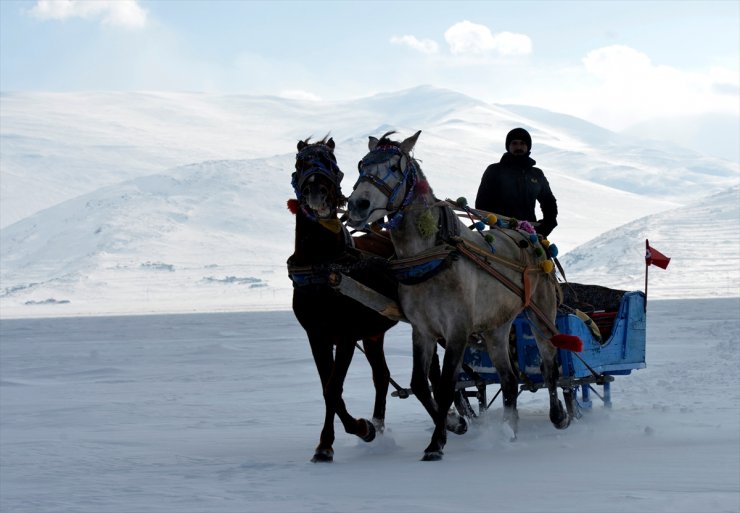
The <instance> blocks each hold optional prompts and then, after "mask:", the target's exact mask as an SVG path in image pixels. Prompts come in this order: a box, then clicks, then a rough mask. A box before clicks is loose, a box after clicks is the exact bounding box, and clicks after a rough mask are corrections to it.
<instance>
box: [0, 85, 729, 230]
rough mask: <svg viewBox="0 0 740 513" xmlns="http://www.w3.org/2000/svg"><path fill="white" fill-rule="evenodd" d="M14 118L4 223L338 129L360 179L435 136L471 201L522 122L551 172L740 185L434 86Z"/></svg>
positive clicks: (657, 191)
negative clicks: (388, 148)
mask: <svg viewBox="0 0 740 513" xmlns="http://www.w3.org/2000/svg"><path fill="white" fill-rule="evenodd" d="M0 115H1V116H2V123H0V156H1V157H2V158H0V172H1V173H2V181H0V198H1V199H2V205H1V206H0V227H5V226H8V225H10V224H12V223H14V222H16V221H19V220H21V219H23V218H25V217H27V216H29V215H31V214H33V213H35V212H38V211H39V210H43V209H45V208H49V207H51V206H53V205H55V204H57V203H60V202H62V201H64V200H67V199H71V198H74V197H76V196H79V195H81V194H85V193H89V192H93V191H94V190H96V189H98V188H100V187H104V186H107V185H113V184H116V183H119V182H122V181H124V180H129V179H131V178H135V177H139V176H146V175H150V174H154V173H162V172H164V171H166V170H168V169H171V168H173V167H178V166H183V165H188V164H194V163H198V162H203V161H211V160H243V159H253V158H265V157H271V156H274V155H280V154H284V153H286V152H287V151H289V149H292V148H294V147H295V141H296V140H298V139H303V138H305V137H308V136H309V135H314V136H315V137H321V136H323V135H324V134H326V133H327V132H331V133H332V134H333V135H334V137H335V139H336V140H341V141H344V147H340V148H339V150H338V156H339V157H340V163H342V164H343V166H344V167H345V172H347V171H348V170H350V171H351V167H352V166H354V164H355V163H356V162H357V160H358V159H359V156H360V155H361V153H360V152H363V151H364V144H365V141H367V136H368V135H377V134H379V133H382V132H383V131H384V130H386V129H395V130H399V131H400V132H401V133H407V132H414V131H416V130H423V131H424V134H425V135H424V138H423V139H424V140H425V141H426V148H427V149H429V148H430V147H431V146H432V145H434V146H435V147H436V148H437V149H438V150H439V151H440V157H441V158H440V159H439V160H438V161H429V164H434V168H435V169H443V170H444V171H445V173H447V172H449V173H450V174H452V173H455V175H454V176H455V177H456V179H457V180H456V182H457V185H458V187H457V188H458V190H459V192H458V195H466V196H470V195H472V194H474V192H475V189H476V188H477V183H478V179H479V177H480V174H481V173H482V172H483V169H485V167H486V165H487V164H489V163H490V162H493V161H497V160H498V159H499V158H500V156H501V153H503V146H504V144H503V141H504V138H505V135H506V133H507V132H508V130H510V129H511V128H513V127H514V126H517V125H522V126H525V127H527V128H529V129H530V131H531V132H532V136H533V140H534V147H533V156H534V158H535V159H537V160H539V163H540V164H541V165H542V167H543V168H544V169H545V170H546V171H547V172H548V176H549V174H562V175H563V176H567V177H571V178H576V179H585V180H589V181H593V182H596V183H599V184H602V185H608V186H612V187H615V188H618V189H622V190H625V191H628V192H633V193H637V194H647V195H649V196H652V197H654V198H659V199H668V200H673V201H683V199H685V198H686V197H690V198H693V199H698V198H700V197H701V196H704V195H707V194H710V193H714V192H718V191H719V190H721V189H723V188H726V187H729V186H731V185H734V182H732V180H736V179H737V174H738V172H737V165H736V164H733V163H731V162H727V161H722V160H718V159H712V158H707V157H703V156H701V155H699V154H697V153H693V152H689V151H688V150H680V149H676V148H667V147H666V145H665V143H658V142H655V141H650V142H646V141H638V140H635V139H633V138H630V137H625V136H621V135H619V134H616V133H613V132H610V131H608V130H605V129H603V128H600V127H597V126H595V125H593V124H590V123H587V122H585V121H582V120H579V119H577V118H573V117H571V116H567V115H563V114H557V113H553V112H549V111H545V110H542V109H535V108H531V107H522V106H497V105H491V104H486V103H484V102H481V101H479V100H476V99H474V98H470V97H468V96H465V95H462V94H459V93H457V92H454V91H449V90H444V89H437V88H433V87H429V86H423V87H418V88H414V89H410V90H405V91H400V92H395V93H385V94H379V95H376V96H372V97H369V98H360V99H357V100H351V101H342V102H330V101H306V100H303V101H300V100H290V99H284V98H278V97H266V96H247V95H215V94H198V93H2V94H0ZM350 141H354V142H356V143H357V144H358V146H354V145H351V144H350V145H347V143H348V142H350ZM344 157H346V159H344ZM437 164H439V165H444V168H441V167H438V165H437ZM430 169H431V168H430ZM461 175H462V176H461ZM461 179H462V180H461ZM731 182H732V183H731ZM461 184H464V185H463V187H460V185H461ZM460 189H462V190H460Z"/></svg>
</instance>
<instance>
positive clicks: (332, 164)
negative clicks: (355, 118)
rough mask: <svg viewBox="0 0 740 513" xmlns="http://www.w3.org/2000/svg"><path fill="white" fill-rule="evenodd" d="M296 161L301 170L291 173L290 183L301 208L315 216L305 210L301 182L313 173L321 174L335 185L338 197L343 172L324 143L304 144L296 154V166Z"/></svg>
mask: <svg viewBox="0 0 740 513" xmlns="http://www.w3.org/2000/svg"><path fill="white" fill-rule="evenodd" d="M298 163H300V164H301V166H302V169H301V171H298V170H297V169H296V171H295V172H294V173H293V175H292V180H291V185H292V186H293V191H294V192H295V196H296V199H297V200H298V201H299V203H300V205H301V210H303V213H304V214H306V215H307V216H308V217H309V218H315V217H316V216H315V215H313V214H311V213H310V212H308V211H307V209H306V206H305V202H304V201H303V193H302V192H301V191H302V189H303V184H305V183H306V180H308V179H309V178H310V177H312V176H313V175H317V174H318V175H322V176H325V177H326V178H328V179H329V180H330V181H331V183H332V184H334V186H335V187H336V194H337V197H338V198H341V197H342V188H341V186H340V184H341V182H342V178H344V173H343V172H342V170H341V169H339V166H338V165H337V163H336V160H335V159H334V156H333V154H332V152H331V150H330V149H329V148H328V147H327V146H326V145H324V144H312V145H309V146H306V147H305V148H303V149H302V150H300V151H299V152H298V153H297V154H296V168H297V167H298Z"/></svg>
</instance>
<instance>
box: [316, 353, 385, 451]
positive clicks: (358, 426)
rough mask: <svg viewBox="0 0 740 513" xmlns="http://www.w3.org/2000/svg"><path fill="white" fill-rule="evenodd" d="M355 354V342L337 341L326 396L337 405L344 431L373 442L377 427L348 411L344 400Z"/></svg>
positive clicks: (336, 409) (336, 408)
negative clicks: (346, 383)
mask: <svg viewBox="0 0 740 513" xmlns="http://www.w3.org/2000/svg"><path fill="white" fill-rule="evenodd" d="M354 353H355V341H354V340H346V339H342V340H339V341H337V350H336V356H335V359H334V368H333V370H332V373H331V376H330V378H329V382H328V384H327V387H326V391H325V394H326V396H327V398H328V401H329V402H331V403H332V404H334V405H335V411H336V413H337V415H338V416H339V420H341V421H342V425H343V426H344V430H345V431H346V432H347V433H349V434H351V435H357V436H358V437H360V438H361V439H362V440H364V441H365V442H371V441H372V440H373V439H374V438H375V426H373V424H372V423H371V422H369V421H368V420H365V419H362V418H361V419H356V418H354V417H353V416H352V415H350V414H349V412H348V411H347V407H346V406H345V404H344V400H343V399H342V392H343V391H344V380H345V378H346V377H347V371H348V370H349V365H350V363H352V356H353V355H354Z"/></svg>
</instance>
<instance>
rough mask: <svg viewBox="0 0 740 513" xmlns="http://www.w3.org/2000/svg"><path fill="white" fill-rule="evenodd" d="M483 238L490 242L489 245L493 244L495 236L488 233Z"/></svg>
mask: <svg viewBox="0 0 740 513" xmlns="http://www.w3.org/2000/svg"><path fill="white" fill-rule="evenodd" d="M483 238H484V239H486V242H488V243H489V244H490V243H491V242H493V235H491V234H490V233H487V234H485V235H484V236H483Z"/></svg>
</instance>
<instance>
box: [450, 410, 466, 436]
mask: <svg viewBox="0 0 740 513" xmlns="http://www.w3.org/2000/svg"><path fill="white" fill-rule="evenodd" d="M446 427H447V431H450V432H452V433H455V434H456V435H464V434H465V433H467V432H468V423H467V421H466V420H465V417H459V416H457V415H450V416H448V417H447V425H446Z"/></svg>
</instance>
